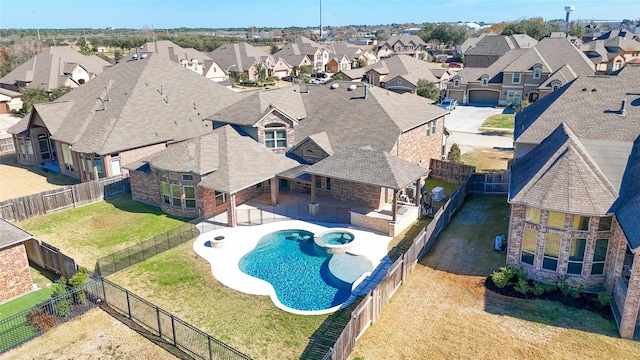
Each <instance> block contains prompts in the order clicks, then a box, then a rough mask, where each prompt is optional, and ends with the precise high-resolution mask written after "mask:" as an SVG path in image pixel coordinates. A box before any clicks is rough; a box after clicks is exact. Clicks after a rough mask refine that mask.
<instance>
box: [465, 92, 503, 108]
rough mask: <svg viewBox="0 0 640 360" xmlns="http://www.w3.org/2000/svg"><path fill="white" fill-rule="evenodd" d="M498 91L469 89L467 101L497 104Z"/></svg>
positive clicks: (480, 103)
mask: <svg viewBox="0 0 640 360" xmlns="http://www.w3.org/2000/svg"><path fill="white" fill-rule="evenodd" d="M499 98H500V92H498V91H489V90H471V91H469V103H470V104H479V105H493V106H496V105H498V99H499Z"/></svg>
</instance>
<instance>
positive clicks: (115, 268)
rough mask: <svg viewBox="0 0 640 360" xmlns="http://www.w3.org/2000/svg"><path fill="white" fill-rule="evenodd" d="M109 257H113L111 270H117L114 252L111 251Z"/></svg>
mask: <svg viewBox="0 0 640 360" xmlns="http://www.w3.org/2000/svg"><path fill="white" fill-rule="evenodd" d="M111 257H112V258H113V272H116V271H118V266H117V265H116V253H111Z"/></svg>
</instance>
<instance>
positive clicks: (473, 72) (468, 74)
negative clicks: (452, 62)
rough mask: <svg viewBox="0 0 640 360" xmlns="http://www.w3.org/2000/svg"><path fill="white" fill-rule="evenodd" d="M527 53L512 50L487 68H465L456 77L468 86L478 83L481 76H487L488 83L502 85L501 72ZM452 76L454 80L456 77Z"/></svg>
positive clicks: (525, 50)
mask: <svg viewBox="0 0 640 360" xmlns="http://www.w3.org/2000/svg"><path fill="white" fill-rule="evenodd" d="M527 51H529V50H528V49H514V50H511V51H509V52H507V53H506V54H504V55H503V56H501V57H500V58H499V59H498V60H496V62H494V63H493V64H491V65H490V66H489V67H486V68H483V67H465V68H463V69H462V70H460V71H459V72H458V73H457V74H456V76H459V77H460V83H461V84H469V83H473V82H480V78H481V77H482V76H483V75H488V76H489V82H490V83H502V71H503V70H504V69H505V68H506V67H507V66H509V64H511V63H512V62H513V61H515V60H516V59H517V58H518V57H520V56H522V55H523V54H524V53H526V52H527ZM456 76H454V78H455V77H456Z"/></svg>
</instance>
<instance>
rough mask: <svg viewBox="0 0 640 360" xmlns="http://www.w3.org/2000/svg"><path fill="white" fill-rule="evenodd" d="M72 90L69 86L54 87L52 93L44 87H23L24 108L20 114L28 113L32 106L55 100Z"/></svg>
mask: <svg viewBox="0 0 640 360" xmlns="http://www.w3.org/2000/svg"><path fill="white" fill-rule="evenodd" d="M69 91H71V88H70V87H68V86H61V87H59V88H57V89H54V90H53V91H52V92H51V94H49V93H47V92H46V91H45V90H44V89H31V88H26V87H24V88H21V89H20V92H21V93H22V102H23V103H22V108H21V109H20V110H19V111H18V113H19V114H26V113H28V112H29V111H31V107H32V106H33V105H34V104H40V103H46V102H50V101H54V100H56V99H57V98H59V97H60V96H62V95H64V94H66V93H68V92H69Z"/></svg>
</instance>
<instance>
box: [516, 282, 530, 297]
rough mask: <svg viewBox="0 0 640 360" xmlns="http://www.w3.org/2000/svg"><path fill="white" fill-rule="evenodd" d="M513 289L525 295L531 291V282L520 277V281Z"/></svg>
mask: <svg viewBox="0 0 640 360" xmlns="http://www.w3.org/2000/svg"><path fill="white" fill-rule="evenodd" d="M513 290H515V291H517V292H519V293H521V294H522V295H525V294H526V293H528V292H529V290H531V288H530V287H529V283H528V281H527V280H525V279H518V283H517V284H516V285H515V286H514V287H513Z"/></svg>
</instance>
